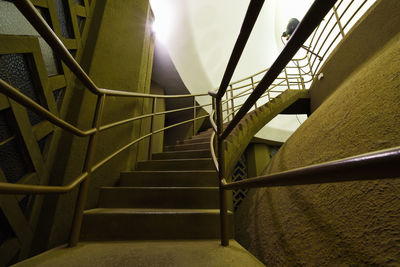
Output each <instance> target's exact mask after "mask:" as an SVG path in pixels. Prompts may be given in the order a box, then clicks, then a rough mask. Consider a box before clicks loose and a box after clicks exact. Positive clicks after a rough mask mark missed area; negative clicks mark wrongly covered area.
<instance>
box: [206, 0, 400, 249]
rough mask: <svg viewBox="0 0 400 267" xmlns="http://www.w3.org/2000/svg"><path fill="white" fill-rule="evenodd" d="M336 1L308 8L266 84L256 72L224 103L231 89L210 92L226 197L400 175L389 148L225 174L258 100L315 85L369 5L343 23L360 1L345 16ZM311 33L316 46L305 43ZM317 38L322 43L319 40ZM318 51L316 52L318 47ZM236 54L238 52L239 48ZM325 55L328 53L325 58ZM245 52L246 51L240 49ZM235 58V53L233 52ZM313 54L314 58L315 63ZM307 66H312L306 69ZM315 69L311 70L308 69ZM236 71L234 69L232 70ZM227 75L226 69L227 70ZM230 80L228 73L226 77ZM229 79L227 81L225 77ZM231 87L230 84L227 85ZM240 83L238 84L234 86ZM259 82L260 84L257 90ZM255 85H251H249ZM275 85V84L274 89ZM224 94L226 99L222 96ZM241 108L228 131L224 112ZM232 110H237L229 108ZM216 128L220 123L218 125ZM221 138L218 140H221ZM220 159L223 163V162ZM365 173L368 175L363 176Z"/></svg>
mask: <svg viewBox="0 0 400 267" xmlns="http://www.w3.org/2000/svg"><path fill="white" fill-rule="evenodd" d="M335 2H336V1H335V0H330V1H324V0H316V1H315V2H314V4H313V5H312V7H311V8H310V10H309V11H308V12H307V14H306V16H305V17H304V19H303V21H302V22H301V23H300V25H299V26H298V27H297V29H296V31H295V32H294V34H293V35H292V37H291V39H289V41H288V43H287V44H286V46H285V47H284V49H283V51H282V52H281V53H280V55H279V56H278V58H277V60H276V61H275V62H274V64H273V65H272V66H271V68H269V69H268V70H267V71H266V74H265V75H264V77H263V78H262V80H261V81H260V82H257V83H254V78H255V77H256V76H257V75H260V74H262V73H263V72H265V71H261V72H258V73H256V74H254V75H251V76H249V77H247V78H244V79H241V80H239V81H236V82H232V83H230V84H229V88H230V93H231V96H230V98H229V97H228V96H227V97H226V100H224V101H221V99H222V96H223V95H224V94H225V93H226V88H227V86H226V87H224V88H220V91H218V92H217V93H215V92H214V93H213V94H210V95H211V96H212V97H213V98H214V100H215V102H216V104H215V105H214V109H215V112H216V114H217V116H216V123H215V122H214V120H213V117H212V116H210V120H211V122H212V124H213V125H217V126H218V128H217V129H216V130H215V129H214V131H215V132H214V135H213V136H212V139H211V141H210V143H211V147H212V148H214V147H213V142H214V140H215V139H216V140H217V142H216V143H217V144H216V146H217V147H218V156H217V155H216V154H215V152H214V150H212V153H211V155H212V159H213V162H214V165H215V167H216V170H219V171H218V173H219V179H220V196H222V195H223V192H224V190H231V189H239V188H250V187H264V186H288V185H302V184H316V183H318V184H319V183H332V182H343V181H356V180H369V179H374V180H375V179H382V178H393V177H398V176H399V174H400V167H396V166H398V165H397V163H398V161H399V160H400V147H394V148H389V149H386V150H381V151H375V152H371V153H367V154H362V155H358V156H354V157H349V158H344V159H340V160H336V161H331V162H325V163H321V164H316V165H312V166H307V167H303V168H298V169H294V170H290V171H285V172H279V173H275V174H271V175H266V176H260V177H256V178H250V179H246V180H243V181H239V182H233V183H227V182H226V177H225V169H224V168H225V166H226V165H225V158H224V156H225V155H224V153H223V152H221V150H222V148H223V142H224V140H225V139H226V138H227V136H228V135H229V134H230V133H231V131H232V130H233V128H234V127H236V125H237V124H238V123H239V122H240V121H241V119H243V117H244V116H245V115H246V113H247V112H248V111H249V110H250V108H251V107H252V106H253V105H255V107H256V108H257V106H256V103H257V100H258V99H260V98H261V97H263V96H268V101H270V99H271V96H270V93H272V92H279V93H282V92H283V91H285V90H286V89H296V88H291V87H292V86H293V85H296V84H297V85H298V88H299V89H306V86H309V85H310V83H311V82H313V81H314V79H315V75H316V73H317V72H318V71H319V68H320V65H321V64H322V63H323V60H324V59H325V58H326V55H327V54H328V53H329V52H330V49H331V48H332V46H333V45H334V43H335V42H336V40H337V38H339V36H340V35H341V36H342V38H344V36H345V33H344V30H345V29H346V27H347V26H348V25H349V24H350V23H351V22H352V20H353V18H354V17H355V16H356V14H357V13H358V12H359V11H360V10H361V9H362V7H363V6H364V5H365V4H366V2H367V0H364V2H362V3H361V4H360V5H359V6H358V7H357V8H356V10H355V11H354V12H353V14H352V15H351V16H350V18H349V19H348V21H347V22H346V23H345V24H344V25H343V23H342V22H341V19H342V17H343V16H344V15H345V13H346V12H347V11H348V10H349V8H350V6H351V5H352V4H353V3H354V0H351V1H350V3H348V5H347V6H346V7H345V8H344V11H342V14H341V15H340V16H339V14H338V8H339V7H340V6H341V5H342V4H343V2H344V0H341V1H340V2H339V3H338V5H336V6H335ZM329 10H332V14H331V15H330V16H329V19H328V20H327V22H325V25H324V27H323V28H322V32H320V34H319V36H317V32H318V31H319V29H320V26H321V24H322V23H321V24H320V22H321V21H322V19H323V18H324V17H325V16H326V15H327V14H328V12H329ZM333 17H335V18H336V22H334V25H333V26H332V28H331V29H330V30H329V33H328V34H327V35H326V36H325V38H324V40H323V41H322V43H321V45H320V46H319V49H318V48H317V45H318V43H319V41H320V40H321V39H322V35H323V34H324V33H325V29H327V28H328V24H329V23H330V21H331V20H332V18H333ZM336 26H337V27H338V28H339V33H337V34H336V36H334V38H333V40H332V41H331V42H330V44H329V45H328V46H327V47H324V46H325V43H326V42H327V40H328V39H329V38H330V37H331V33H332V32H333V29H334V28H335V27H336ZM314 28H315V30H314V33H313V34H312V29H314ZM311 34H312V36H311V40H310V45H309V46H308V47H307V46H304V45H303V43H304V41H306V40H307V38H308V37H309V36H310V35H311ZM314 40H316V42H315V43H314ZM300 47H302V48H304V49H305V50H306V51H307V53H306V54H305V56H304V57H303V58H301V59H290V58H291V57H293V56H294V55H295V53H296V52H297V50H298V49H299V48H300ZM316 48H317V49H318V51H317V52H315V49H316ZM322 49H325V50H324V52H321V51H322ZM233 53H238V52H237V51H235V50H234V52H233ZM321 53H322V56H321ZM239 54H240V53H239ZM231 57H233V56H231ZM312 58H313V62H312V63H311V61H312ZM317 59H318V60H319V62H318V64H317V65H316V66H315V65H314V64H315V63H316V60H317ZM301 60H306V64H305V65H304V64H302V63H300V61H301ZM290 61H292V62H293V63H294V65H295V66H289V65H288V63H289V62H290ZM228 68H229V64H228V67H227V71H228ZM303 68H307V69H306V70H303ZM308 68H309V69H308ZM290 69H298V72H299V74H293V73H288V71H287V70H290ZM230 71H232V70H230ZM282 72H284V73H283V75H284V77H279V75H280V73H282ZM225 74H226V73H225ZM224 78H225V76H224ZM249 80H250V81H251V83H249V82H247V83H246V84H245V85H243V84H241V83H242V82H246V81H249ZM274 80H281V81H280V82H279V83H278V84H276V85H273V82H274ZM223 81H224V79H223ZM283 82H286V88H285V90H283V91H273V90H271V89H272V88H276V87H278V86H282V85H281V84H282V83H283ZM221 84H223V85H225V83H221ZM236 84H239V85H238V86H237V87H234V86H233V85H236ZM255 84H257V86H256V87H255V88H254V86H255ZM248 86H251V87H250V88H247V87H248ZM272 86H273V87H272ZM238 89H244V90H241V91H240V93H239V94H237V95H235V96H233V91H234V90H238ZM250 90H253V93H251V94H250V93H248V92H249V91H250ZM249 94H250V96H249V97H248V99H247V100H246V101H245V103H244V104H240V105H236V106H235V105H234V102H233V100H234V99H236V98H239V97H243V96H246V95H249ZM218 96H220V98H218ZM229 101H231V103H232V105H231V107H229V105H228V103H229ZM222 104H227V108H226V109H222ZM238 107H241V108H240V109H239V111H238V112H237V114H236V115H235V116H233V119H232V120H231V122H230V123H229V124H228V125H227V127H226V128H225V130H223V127H222V122H223V121H224V119H223V116H222V113H223V112H226V118H225V120H228V121H229V119H230V116H231V115H232V114H234V113H236V111H237V109H238ZM229 110H231V112H228V111H229ZM213 128H214V127H213ZM215 136H216V137H217V138H215ZM217 159H218V161H217ZM377 168H379V172H376V169H377ZM360 176H363V178H361V177H360ZM224 201H226V200H225V199H223V198H222V197H221V198H220V202H221V203H220V214H221V244H222V245H226V244H228V240H227V238H228V234H227V229H228V224H227V220H228V218H227V212H226V203H224Z"/></svg>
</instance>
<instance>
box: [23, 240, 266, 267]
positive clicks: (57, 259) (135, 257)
mask: <svg viewBox="0 0 400 267" xmlns="http://www.w3.org/2000/svg"><path fill="white" fill-rule="evenodd" d="M15 266H20V267H22V266H41V267H45V266H48V267H53V266H68V267H72V266H95V267H100V266H107V267H108V266H143V267H147V266H171V267H172V266H216V267H221V266H238V267H242V266H264V265H263V264H262V263H261V262H259V261H258V260H257V259H256V258H255V257H254V256H253V255H251V254H250V253H248V252H247V251H246V250H245V249H243V247H242V246H240V245H239V244H238V243H237V242H235V241H234V240H231V242H230V246H229V247H223V246H221V245H219V240H196V241H192V240H185V241H131V242H129V241H121V242H82V243H79V244H78V246H77V247H74V248H57V249H53V250H50V251H47V252H45V253H43V254H40V255H38V256H36V257H34V258H31V259H28V260H26V261H23V262H21V263H19V264H17V265H15Z"/></svg>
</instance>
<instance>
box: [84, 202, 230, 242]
mask: <svg viewBox="0 0 400 267" xmlns="http://www.w3.org/2000/svg"><path fill="white" fill-rule="evenodd" d="M229 217H230V221H232V213H230V212H229ZM232 226H233V224H231V225H230V227H231V229H230V230H231V233H233V227H232ZM219 227H220V223H219V210H218V209H210V210H205V209H106V208H97V209H91V210H86V211H85V212H84V217H83V224H82V231H81V239H82V240H145V239H148V240H155V239H159V240H160V239H169V240H172V239H206V238H219V232H220V231H219ZM231 235H232V234H231Z"/></svg>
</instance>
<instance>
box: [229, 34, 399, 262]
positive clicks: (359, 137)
mask: <svg viewBox="0 0 400 267" xmlns="http://www.w3.org/2000/svg"><path fill="white" fill-rule="evenodd" d="M399 66H400V34H397V35H395V37H394V38H393V39H392V40H391V41H390V42H388V43H387V44H386V45H385V46H384V47H383V48H381V50H378V51H377V52H376V53H375V55H374V56H372V57H371V58H370V59H369V60H368V61H366V62H365V63H364V64H363V65H362V66H359V67H358V69H357V70H355V71H354V72H353V73H352V74H350V75H349V76H348V78H347V79H346V80H344V81H343V82H342V83H341V84H340V85H339V87H338V88H337V90H336V91H335V92H334V93H332V94H331V95H330V97H329V98H327V100H326V101H325V102H324V103H322V105H321V106H320V107H319V108H318V109H317V110H316V111H315V112H314V113H313V114H312V115H311V116H310V118H309V119H308V120H307V121H306V122H305V123H304V124H303V125H302V126H301V127H300V128H299V129H298V130H297V131H296V132H295V133H294V134H293V135H292V136H291V138H290V139H289V140H288V141H287V142H286V143H285V144H284V145H283V147H282V148H281V150H280V151H279V152H278V153H277V154H276V155H275V157H274V158H273V159H272V161H271V163H270V164H269V166H268V167H267V169H266V170H265V171H264V174H269V173H275V172H279V171H284V170H289V169H293V168H297V167H302V166H307V165H310V164H315V163H321V162H325V161H329V160H335V159H339V158H343V157H348V156H352V155H357V154H361V153H366V152H369V151H375V150H379V149H384V148H389V147H393V146H399V145H400V141H399V136H400V127H399V125H398V122H399V121H400V106H399V104H398V103H399V101H400V90H399V88H400V69H399ZM337 67H340V66H337ZM399 188H400V181H399V180H398V179H387V180H380V181H362V182H345V183H335V184H321V185H305V186H291V187H287V188H282V187H276V188H269V189H267V188H262V189H254V190H250V192H249V197H248V198H246V200H245V201H244V202H243V204H242V205H241V206H240V207H239V209H238V211H237V212H238V214H237V216H236V218H241V220H237V221H236V222H235V224H236V227H237V229H236V238H237V240H238V241H239V242H240V243H241V244H242V245H244V246H245V247H246V248H247V249H248V250H249V251H250V252H252V253H253V254H255V255H256V256H257V257H258V258H259V259H260V260H262V261H263V262H264V263H265V264H266V265H267V266H283V265H284V266H292V265H307V266H337V265H346V266H347V265H354V266H365V265H368V266H375V265H376V266H395V265H398V264H400V254H399V251H400V239H399V236H400V214H399V212H398V211H399V207H400V198H399Z"/></svg>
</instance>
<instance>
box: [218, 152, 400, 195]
mask: <svg viewBox="0 0 400 267" xmlns="http://www.w3.org/2000/svg"><path fill="white" fill-rule="evenodd" d="M399 160H400V147H393V148H389V149H384V150H379V151H374V152H370V153H365V154H360V155H357V156H353V157H348V158H343V159H339V160H334V161H329V162H324V163H320V164H314V165H310V166H307V167H302V168H296V169H293V170H288V171H283V172H278V173H273V174H270V175H265V176H258V177H254V178H249V179H246V180H242V181H237V182H232V183H229V184H224V185H223V186H222V187H223V188H225V189H227V190H232V189H238V188H241V189H242V188H252V187H271V186H291V185H305V184H323V183H333V182H345V181H357V180H362V181H365V180H376V179H386V178H398V177H399V175H400V165H399V164H398V163H399ZM376 170H379V172H377V171H376Z"/></svg>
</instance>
